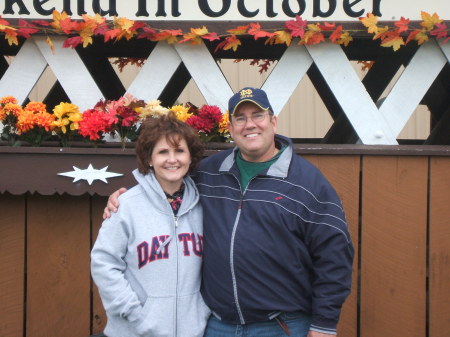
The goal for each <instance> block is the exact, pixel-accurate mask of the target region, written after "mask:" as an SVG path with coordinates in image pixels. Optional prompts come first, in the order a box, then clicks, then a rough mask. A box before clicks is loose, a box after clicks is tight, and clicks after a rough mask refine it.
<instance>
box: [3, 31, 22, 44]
mask: <svg viewBox="0 0 450 337" xmlns="http://www.w3.org/2000/svg"><path fill="white" fill-rule="evenodd" d="M5 38H6V39H7V40H8V44H9V45H10V46H12V45H13V44H15V45H16V46H17V45H19V41H18V40H17V32H16V30H15V29H10V28H6V29H5Z"/></svg>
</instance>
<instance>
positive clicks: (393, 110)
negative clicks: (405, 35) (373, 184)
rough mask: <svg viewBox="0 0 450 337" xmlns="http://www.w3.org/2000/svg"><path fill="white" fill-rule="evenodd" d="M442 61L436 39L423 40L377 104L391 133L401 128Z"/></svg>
mask: <svg viewBox="0 0 450 337" xmlns="http://www.w3.org/2000/svg"><path fill="white" fill-rule="evenodd" d="M445 63H446V59H445V57H444V55H442V52H441V50H440V49H439V46H438V45H437V43H436V41H430V42H429V43H424V44H423V45H422V46H421V47H420V48H419V50H418V51H417V52H416V54H415V55H414V57H413V58H412V59H411V61H410V62H409V64H408V66H407V67H406V69H405V71H404V72H403V73H402V75H401V76H400V78H399V79H398V80H397V82H396V83H395V85H394V87H393V88H392V90H391V92H390V93H389V95H388V96H387V97H386V99H385V100H384V102H383V104H382V105H381V107H380V113H381V114H382V115H383V117H384V118H385V119H386V120H387V121H388V123H389V126H390V128H391V129H392V132H393V134H394V135H395V136H398V134H399V133H400V132H401V131H402V129H403V128H404V126H405V125H406V123H407V122H408V120H409V118H410V117H411V115H412V114H413V113H414V111H415V109H416V108H417V106H418V105H419V104H420V101H421V100H422V98H423V96H425V94H426V92H427V90H428V89H429V88H430V86H431V84H432V83H433V81H434V80H435V79H436V77H437V76H438V75H439V72H440V71H441V70H442V68H443V67H444V65H445Z"/></svg>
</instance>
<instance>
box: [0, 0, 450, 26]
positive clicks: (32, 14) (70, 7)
mask: <svg viewBox="0 0 450 337" xmlns="http://www.w3.org/2000/svg"><path fill="white" fill-rule="evenodd" d="M54 10H56V11H58V12H63V11H64V12H66V13H67V14H68V15H69V16H71V17H72V18H73V19H77V18H80V17H81V16H82V14H88V15H94V14H96V13H98V14H100V15H102V16H104V17H106V18H108V19H112V18H113V17H114V16H117V17H126V18H128V19H132V20H143V21H188V20H191V21H205V22H206V21H249V22H256V21H258V22H262V21H287V20H290V19H292V18H295V16H296V15H299V16H301V17H302V18H303V19H304V20H308V21H355V20H357V18H358V17H363V16H366V14H367V13H372V14H374V15H377V16H379V17H380V20H382V21H396V20H398V19H400V17H401V16H403V17H405V18H409V19H410V20H421V16H420V12H421V11H425V12H427V13H429V14H433V13H437V14H438V15H439V16H440V18H441V19H444V20H448V19H450V1H449V0H395V1H394V0H33V1H30V0H0V15H1V16H2V17H3V18H6V19H12V18H23V19H52V12H53V11H54Z"/></svg>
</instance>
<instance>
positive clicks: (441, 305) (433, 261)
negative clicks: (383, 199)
mask: <svg viewBox="0 0 450 337" xmlns="http://www.w3.org/2000/svg"><path fill="white" fill-rule="evenodd" d="M449 206H450V158H439V157H435V158H431V162H430V248H429V254H430V256H429V259H430V261H429V263H430V272H429V275H430V282H429V286H430V299H429V304H430V312H429V320H430V331H429V336H430V337H441V336H450V215H449Z"/></svg>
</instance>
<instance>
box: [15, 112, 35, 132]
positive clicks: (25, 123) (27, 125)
mask: <svg viewBox="0 0 450 337" xmlns="http://www.w3.org/2000/svg"><path fill="white" fill-rule="evenodd" d="M33 127H34V113H33V112H31V111H28V110H24V111H23V112H22V113H21V114H20V115H19V116H18V117H17V124H16V128H17V133H18V134H19V135H20V134H22V133H24V132H27V131H30V130H31V129H32V128H33Z"/></svg>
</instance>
